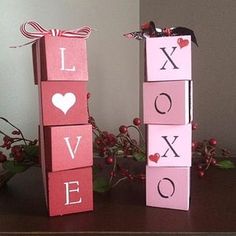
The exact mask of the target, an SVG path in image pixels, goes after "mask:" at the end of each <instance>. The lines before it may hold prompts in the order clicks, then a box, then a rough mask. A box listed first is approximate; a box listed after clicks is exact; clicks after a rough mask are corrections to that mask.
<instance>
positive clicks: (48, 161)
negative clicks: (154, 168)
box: [33, 35, 93, 216]
mask: <svg viewBox="0 0 236 236" xmlns="http://www.w3.org/2000/svg"><path fill="white" fill-rule="evenodd" d="M33 60H34V74H35V83H36V84H38V89H39V111H40V112H39V114H40V151H41V159H42V161H41V163H42V171H43V178H44V187H45V197H46V202H47V207H48V210H49V215H50V216H55V215H64V214H70V213H76V212H83V211H90V210H93V188H92V165H93V151H92V127H91V125H90V124H88V111H87V82H88V66H87V50H86V39H85V38H75V37H63V36H52V35H45V36H43V37H41V38H40V39H38V40H37V41H36V42H35V43H34V44H33Z"/></svg>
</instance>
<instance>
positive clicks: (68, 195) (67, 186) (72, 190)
mask: <svg viewBox="0 0 236 236" xmlns="http://www.w3.org/2000/svg"><path fill="white" fill-rule="evenodd" d="M64 184H65V185H66V203H65V205H72V204H79V203H81V202H82V198H81V197H80V198H79V201H77V202H70V193H72V192H78V193H79V187H78V188H76V189H69V185H70V184H76V185H77V186H79V181H71V182H66V183H64Z"/></svg>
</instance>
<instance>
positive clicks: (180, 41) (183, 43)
mask: <svg viewBox="0 0 236 236" xmlns="http://www.w3.org/2000/svg"><path fill="white" fill-rule="evenodd" d="M177 43H178V44H179V46H180V48H183V47H186V46H188V44H189V41H188V39H183V38H178V40H177Z"/></svg>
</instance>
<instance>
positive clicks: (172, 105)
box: [143, 36, 192, 210]
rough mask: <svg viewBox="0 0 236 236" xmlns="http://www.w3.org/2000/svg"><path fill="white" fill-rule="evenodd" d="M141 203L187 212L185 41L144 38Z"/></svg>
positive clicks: (188, 94)
mask: <svg viewBox="0 0 236 236" xmlns="http://www.w3.org/2000/svg"><path fill="white" fill-rule="evenodd" d="M146 63H147V64H146V71H147V81H146V82H144V84H143V110H144V115H143V116H144V123H145V124H146V126H147V160H148V161H147V166H146V205H147V206H152V207H162V208H171V209H179V210H188V209H189V197H190V166H191V156H192V153H191V148H192V145H191V143H192V126H191V122H192V80H191V79H192V78H191V77H192V76H191V37H190V36H171V37H161V38H147V39H146Z"/></svg>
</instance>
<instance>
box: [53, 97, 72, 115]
mask: <svg viewBox="0 0 236 236" xmlns="http://www.w3.org/2000/svg"><path fill="white" fill-rule="evenodd" d="M75 102H76V96H75V95H74V94H73V93H66V94H64V95H62V94H61V93H55V94H54V95H53V96H52V104H53V105H54V106H55V107H57V108H58V109H60V110H61V111H62V112H63V113H64V114H66V113H67V111H68V110H69V109H70V108H71V107H72V106H73V105H74V104H75Z"/></svg>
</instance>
